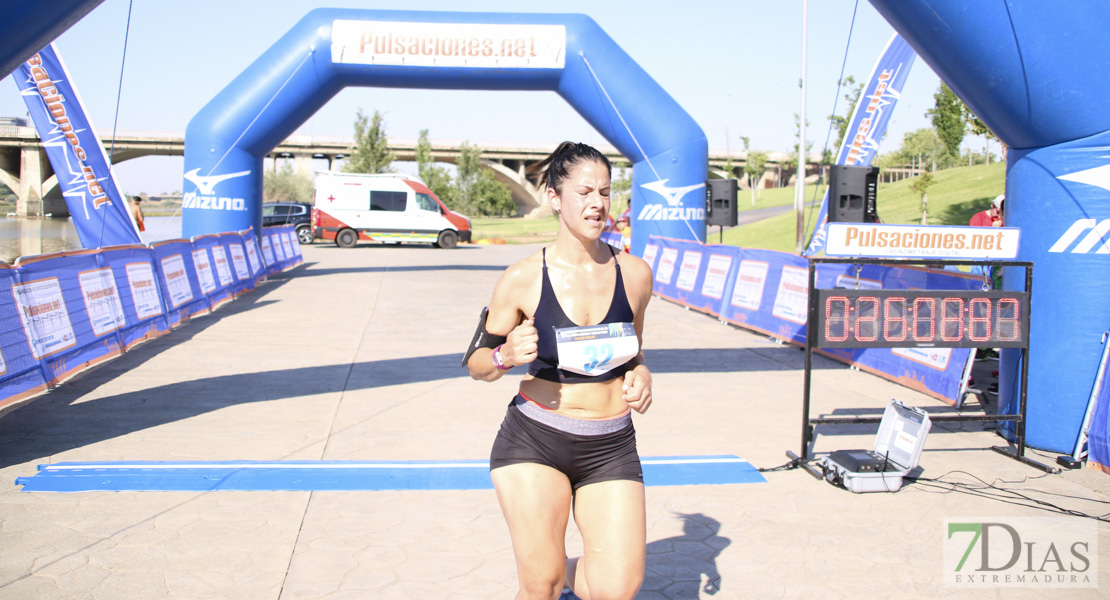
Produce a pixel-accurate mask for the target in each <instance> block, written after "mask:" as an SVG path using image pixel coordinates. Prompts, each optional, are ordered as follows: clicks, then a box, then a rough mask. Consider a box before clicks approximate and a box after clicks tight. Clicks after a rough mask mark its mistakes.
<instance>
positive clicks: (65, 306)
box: [12, 250, 126, 387]
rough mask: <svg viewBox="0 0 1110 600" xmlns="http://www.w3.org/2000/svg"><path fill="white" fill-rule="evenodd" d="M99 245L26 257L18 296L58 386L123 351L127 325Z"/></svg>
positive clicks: (36, 353)
mask: <svg viewBox="0 0 1110 600" xmlns="http://www.w3.org/2000/svg"><path fill="white" fill-rule="evenodd" d="M99 255H100V252H99V251H98V250H78V251H76V252H56V253H53V254H43V255H40V256H32V257H21V258H20V259H19V260H18V261H17V262H16V267H17V268H19V270H20V281H19V283H17V284H14V285H13V286H12V292H13V294H12V296H13V298H14V300H15V304H16V309H17V310H18V312H19V315H20V318H21V319H22V324H23V331H24V333H25V334H26V336H27V340H28V342H29V345H30V350H31V355H32V356H33V357H34V358H36V359H38V360H39V361H41V362H42V368H43V372H44V374H45V377H46V383H47V385H49V386H51V387H53V386H55V385H57V384H59V383H61V382H62V381H63V380H65V379H67V378H68V377H69V376H71V375H73V374H75V373H76V372H77V371H79V370H81V369H85V368H88V367H90V366H92V365H95V364H97V363H100V362H102V361H104V360H107V359H109V358H112V357H113V356H116V355H118V354H119V353H120V352H122V351H123V348H122V347H121V343H120V337H119V335H118V334H117V331H118V330H119V329H122V328H123V327H124V325H125V324H126V319H125V317H124V315H123V305H122V303H121V302H120V299H119V298H120V294H119V289H118V288H117V286H116V281H115V277H114V276H113V275H112V270H111V268H108V267H104V266H103V265H102V264H101V263H100V260H99V258H100V256H99Z"/></svg>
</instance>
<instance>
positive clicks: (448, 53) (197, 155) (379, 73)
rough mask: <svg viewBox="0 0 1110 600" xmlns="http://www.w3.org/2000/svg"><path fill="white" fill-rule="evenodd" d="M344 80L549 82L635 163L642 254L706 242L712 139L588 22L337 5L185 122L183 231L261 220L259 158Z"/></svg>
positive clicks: (497, 85) (527, 86) (507, 85)
mask: <svg viewBox="0 0 1110 600" xmlns="http://www.w3.org/2000/svg"><path fill="white" fill-rule="evenodd" d="M348 86H372V87H394V88H428V89H471V90H553V91H555V92H557V93H558V94H559V95H560V96H562V97H563V98H564V99H565V100H566V101H567V102H568V103H570V105H571V106H573V107H574V108H575V110H577V111H578V112H579V114H581V115H582V116H583V117H584V118H585V119H586V121H587V122H589V123H590V124H591V125H592V126H593V127H594V128H595V129H597V131H598V132H599V133H601V135H602V136H604V137H605V139H606V140H608V141H609V143H611V144H612V145H613V146H614V147H616V148H617V150H619V151H620V152H621V153H622V154H624V156H625V157H627V158H628V159H629V161H630V162H632V164H633V171H632V183H633V185H632V206H633V209H634V210H633V213H632V217H633V220H632V232H633V233H632V250H633V252H634V253H636V254H638V255H642V254H643V248H644V245H645V244H646V242H647V239H648V236H649V235H662V236H667V237H672V238H678V239H688V240H699V241H704V240H705V193H704V186H705V178H706V173H707V172H708V148H707V142H706V138H705V134H704V133H703V132H702V130H701V128H700V127H699V126H698V125H697V123H695V122H694V120H693V119H692V118H691V117H690V115H688V114H687V113H686V112H685V111H684V110H683V109H682V108H681V107H680V106H679V105H678V104H677V103H676V102H675V101H674V100H673V99H672V98H671V97H670V96H669V95H668V94H667V93H666V92H665V91H664V90H663V89H662V88H661V87H660V86H659V85H658V84H657V83H656V82H655V81H654V80H653V79H652V78H651V77H650V76H649V75H648V74H647V73H646V72H644V70H643V69H641V68H640V67H639V65H637V64H636V63H635V62H634V61H633V60H632V59H631V58H630V57H629V56H628V55H627V54H626V53H625V52H624V51H622V50H621V48H620V47H619V46H618V45H617V44H616V43H615V42H614V41H613V40H612V39H611V38H610V37H609V36H608V35H606V34H605V32H604V31H602V29H601V28H600V27H599V26H598V25H597V24H596V23H595V22H594V21H593V20H591V19H590V18H588V17H586V16H583V15H566V14H562V15H556V14H494V13H448V12H412V11H378V10H339V9H319V10H314V11H312V12H310V13H308V15H306V16H305V17H304V18H303V19H301V21H300V22H299V23H297V24H296V25H295V26H294V27H293V28H292V29H291V30H290V31H289V32H288V33H286V34H285V35H284V36H283V37H282V38H281V39H279V40H278V41H277V42H276V43H275V44H274V45H273V46H272V47H271V48H270V49H269V50H267V51H266V52H265V53H264V54H263V55H262V56H261V57H260V58H259V59H258V60H256V61H255V62H254V63H253V64H251V65H250V67H248V68H247V69H246V70H245V71H244V72H243V73H242V74H240V75H239V76H238V77H236V78H235V80H234V81H232V82H231V83H230V84H229V85H228V86H227V87H226V88H224V89H223V90H222V91H221V92H220V93H219V94H218V95H217V96H216V97H215V98H213V99H212V101H211V102H209V103H208V104H207V105H206V106H205V107H204V108H203V109H201V111H200V112H199V113H197V115H196V116H195V117H193V119H192V121H190V123H189V126H188V128H187V129H186V131H185V181H184V187H183V188H182V189H183V190H184V195H185V198H184V206H183V210H182V213H183V217H182V221H183V225H182V230H183V234H184V235H185V236H187V237H192V236H196V235H201V234H206V233H216V232H221V231H231V230H239V229H246V228H247V227H251V226H253V227H255V228H260V227H261V223H262V216H261V202H262V159H263V157H264V156H265V155H266V154H268V153H269V152H270V151H271V150H273V148H274V147H275V146H277V144H278V143H280V142H281V141H282V140H284V139H285V138H286V137H288V136H289V135H290V134H291V133H293V132H294V131H295V130H296V129H297V127H299V126H300V125H301V124H302V123H303V122H304V121H305V120H306V119H308V118H309V117H310V116H311V115H312V114H313V113H315V112H316V111H317V110H318V109H319V108H320V107H321V106H323V105H324V104H325V103H326V102H327V101H328V100H329V99H330V98H332V97H333V96H334V95H335V94H337V93H338V92H339V91H340V90H342V89H343V88H345V87H348ZM555 141H558V140H553V142H555Z"/></svg>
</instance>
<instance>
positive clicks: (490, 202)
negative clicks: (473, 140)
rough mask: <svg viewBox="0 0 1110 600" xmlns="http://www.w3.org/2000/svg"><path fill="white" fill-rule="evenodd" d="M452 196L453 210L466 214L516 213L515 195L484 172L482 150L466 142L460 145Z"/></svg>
mask: <svg viewBox="0 0 1110 600" xmlns="http://www.w3.org/2000/svg"><path fill="white" fill-rule="evenodd" d="M455 166H456V168H457V171H458V173H457V174H456V176H455V185H454V190H453V192H452V194H450V196H451V200H452V202H454V206H452V207H451V208H452V209H453V210H459V211H461V212H462V213H463V214H482V215H511V214H514V213H515V212H516V203H515V202H513V196H512V193H511V192H509V188H507V187H505V185H504V184H502V183H501V182H499V181H497V180H496V179H494V178H493V176H492V175H491V174H489V173H487V172H485V171H484V170H483V169H482V149H481V148H479V147H478V146H473V145H471V144H470V142H469V141H464V142H463V143H462V144H461V145H460V146H459V160H458V162H457V163H455Z"/></svg>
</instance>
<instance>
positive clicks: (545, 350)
mask: <svg viewBox="0 0 1110 600" xmlns="http://www.w3.org/2000/svg"><path fill="white" fill-rule="evenodd" d="M609 251H610V252H613V249H612V248H610V249H609ZM613 257H614V258H613V262H614V263H615V264H616V267H617V283H616V287H615V288H614V289H613V299H612V300H611V301H610V304H609V312H607V313H605V318H604V319H602V320H601V323H598V325H596V326H588V327H581V326H579V325H578V324H576V323H574V322H573V321H571V320H570V318H569V317H567V315H566V313H565V312H563V307H562V306H560V305H559V299H558V298H556V297H555V289H554V288H553V287H551V279H550V278H549V277H548V275H547V248H544V249H543V283H542V287H541V288H540V302H539V304H538V305H537V306H536V314H535V321H534V323H533V324H534V326H535V327H536V331H537V332H538V333H539V342H538V343H537V352H536V359H535V360H533V361H532V362H531V363H529V364H528V374H529V375H532V376H533V377H536V378H538V379H544V380H547V381H554V382H557V383H585V382H591V381H610V380H612V379H617V378H618V377H623V376H624V373H625V372H626V371H627V370H628V362H629V361H630V360H632V358H634V357H635V355H636V354H638V353H639V340H638V339H634V340H629V339H628V336H629V335H631V336H635V329H634V327H633V325H632V323H633V321H634V318H635V315H634V314H633V312H632V306H631V305H630V304H629V303H628V296H627V295H626V294H625V292H624V278H622V277H621V267H620V263H618V262H617V260H616V253H615V252H614V253H613ZM574 333H584V334H586V335H578V336H574V335H573V334H574ZM614 336H615V337H614ZM599 337H600V338H601V339H600V341H598V342H596V344H595V345H596V348H585V349H584V350H585V353H584V354H583V356H585V360H584V361H579V362H582V364H581V365H579V363H578V362H576V363H575V365H578V369H577V370H580V371H582V370H584V371H585V372H587V373H588V372H589V371H591V370H597V371H599V373H598V374H597V375H589V374H581V373H576V372H573V371H569V370H567V369H562V368H559V365H560V363H559V349H560V346H559V343H564V346H563V349H564V354H571V352H572V351H579V350H582V348H581V344H584V343H585V342H578V343H577V344H574V343H573V342H572V343H569V344H568V343H567V342H568V341H570V340H576V339H583V338H590V339H597V338H599ZM607 339H608V340H611V341H613V342H614V344H606V343H604V342H605V340H607ZM633 342H634V344H635V348H634V352H633V350H632V348H631V346H630V344H632V343H633ZM574 346H578V347H574ZM613 346H616V347H617V352H616V355H614V350H613ZM622 347H623V348H624V350H625V351H624V352H623V353H622V352H621V348H622ZM591 350H592V351H593V353H592V354H591V352H590V351H591ZM606 352H608V354H606ZM629 352H633V354H632V356H624V355H627V354H628V353H629ZM610 361H611V362H610ZM606 363H609V364H606ZM599 365H600V366H599ZM564 366H565V365H564ZM602 369H607V370H602Z"/></svg>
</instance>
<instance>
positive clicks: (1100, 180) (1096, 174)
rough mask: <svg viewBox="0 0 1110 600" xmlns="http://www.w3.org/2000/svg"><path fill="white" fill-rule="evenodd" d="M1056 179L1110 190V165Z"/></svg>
mask: <svg viewBox="0 0 1110 600" xmlns="http://www.w3.org/2000/svg"><path fill="white" fill-rule="evenodd" d="M1056 179H1063V180H1064V181H1074V182H1076V183H1085V184H1087V185H1093V186H1095V187H1100V188H1102V189H1104V190H1110V165H1102V166H1101V167H1095V168H1093V169H1086V170H1083V171H1076V172H1074V173H1068V174H1067V175H1060V176H1059V177H1057V178H1056Z"/></svg>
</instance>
